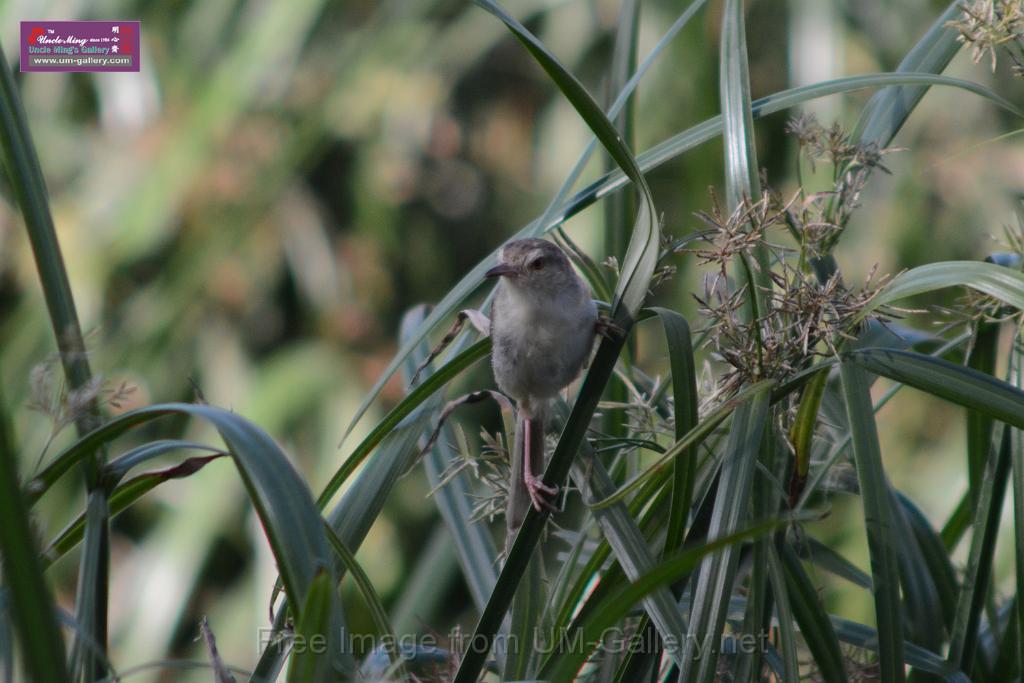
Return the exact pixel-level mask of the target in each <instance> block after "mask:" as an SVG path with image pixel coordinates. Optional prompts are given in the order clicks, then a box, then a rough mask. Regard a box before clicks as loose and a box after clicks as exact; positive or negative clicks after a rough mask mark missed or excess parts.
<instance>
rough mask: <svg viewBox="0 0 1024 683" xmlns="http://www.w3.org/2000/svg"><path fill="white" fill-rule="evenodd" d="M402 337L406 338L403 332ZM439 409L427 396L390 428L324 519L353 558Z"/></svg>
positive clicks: (273, 664)
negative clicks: (370, 457)
mask: <svg viewBox="0 0 1024 683" xmlns="http://www.w3.org/2000/svg"><path fill="white" fill-rule="evenodd" d="M402 333H403V334H405V333H406V330H403V331H402ZM418 351H419V355H413V356H409V357H407V358H406V359H405V364H404V367H403V373H404V377H405V379H406V381H409V379H410V378H411V377H412V376H413V375H414V374H415V373H416V370H417V368H418V367H419V365H420V364H421V363H422V361H423V359H424V358H425V357H426V355H427V354H426V350H424V349H423V348H422V345H421V347H420V348H419V349H418ZM431 379H432V377H431ZM427 381H429V380H427ZM424 384H426V382H424ZM441 403H442V397H441V396H439V395H438V394H437V393H436V392H433V393H431V394H430V395H429V396H428V397H427V398H426V400H425V401H424V402H423V403H421V404H420V405H419V406H418V407H417V408H415V409H414V410H413V411H412V412H411V413H410V414H409V415H407V416H406V417H405V418H404V419H403V420H402V421H401V422H399V423H398V424H397V425H396V426H395V427H394V428H392V430H391V432H390V433H389V434H388V435H387V436H386V437H385V438H384V439H383V441H381V444H380V446H379V448H378V450H377V454H376V455H375V456H374V457H373V458H372V459H370V461H369V462H368V463H367V464H366V467H364V468H363V469H362V471H360V473H359V476H358V477H356V480H355V481H354V482H352V485H351V486H350V487H349V488H348V490H346V491H345V494H344V495H343V496H342V498H341V500H340V501H339V502H338V504H337V505H335V506H334V508H333V509H332V510H331V511H330V512H329V513H328V515H327V522H328V524H330V526H331V528H332V529H333V530H334V532H335V533H336V534H337V535H338V538H340V539H341V540H342V541H343V542H344V543H345V545H346V547H348V548H349V549H351V550H352V551H353V552H358V550H359V546H360V545H361V544H362V542H363V540H364V539H365V538H366V535H367V533H369V531H370V527H372V526H373V523H374V521H376V519H377V516H378V515H380V512H381V510H382V509H383V508H384V503H385V501H386V500H387V498H388V495H389V494H390V493H391V491H392V490H393V489H394V486H395V484H396V483H397V482H398V480H399V478H400V477H401V476H402V475H403V474H405V473H406V472H408V471H409V469H410V468H411V467H412V466H413V465H415V464H416V460H417V458H418V457H419V454H420V450H421V447H420V445H419V443H418V442H419V440H420V439H425V438H426V435H427V434H428V433H429V431H430V426H429V421H430V419H431V417H432V416H433V415H436V414H437V412H438V411H440V409H441ZM339 572H340V567H339ZM289 603H291V600H289ZM286 607H287V606H283V607H281V608H279V609H278V611H277V613H276V616H275V620H274V631H275V632H280V631H281V629H282V628H283V626H284V620H285V616H286V615H287V611H288V610H287V609H286ZM284 654H285V653H284V652H283V650H282V648H273V647H268V648H267V649H266V650H264V652H263V654H262V655H261V657H260V660H259V662H257V665H256V672H257V673H259V674H260V675H262V676H266V677H270V676H271V675H273V672H275V671H277V670H278V669H279V667H280V662H281V658H282V657H283V656H284Z"/></svg>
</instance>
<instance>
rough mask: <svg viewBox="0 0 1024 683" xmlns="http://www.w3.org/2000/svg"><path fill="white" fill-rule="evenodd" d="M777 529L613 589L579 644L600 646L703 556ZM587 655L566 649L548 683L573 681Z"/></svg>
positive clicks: (694, 553) (739, 535)
mask: <svg viewBox="0 0 1024 683" xmlns="http://www.w3.org/2000/svg"><path fill="white" fill-rule="evenodd" d="M776 525H777V523H776V522H761V523H758V524H754V525H751V526H749V527H746V528H744V529H743V530H741V531H738V532H736V533H734V534H730V535H729V536H725V537H722V538H718V539H715V540H713V541H710V542H708V543H704V544H701V545H699V546H697V547H694V548H690V549H688V550H684V551H681V552H679V553H677V554H675V555H673V556H672V557H670V558H669V559H666V560H665V561H663V562H661V563H660V564H659V565H658V566H657V567H655V568H654V569H653V570H651V571H650V572H648V573H647V574H645V575H644V576H642V577H640V578H639V579H638V580H636V581H634V582H632V583H629V584H626V585H625V586H621V587H616V589H615V590H614V591H613V592H612V593H611V594H609V595H608V596H607V597H605V599H603V600H602V601H601V603H600V605H598V606H597V607H596V608H595V609H594V611H593V612H592V613H591V615H590V617H589V618H588V619H586V620H585V621H584V623H583V624H582V625H581V632H580V634H579V642H582V643H584V644H589V645H590V647H593V646H594V645H595V644H596V643H598V642H600V639H601V634H602V633H604V632H606V631H607V630H608V629H609V628H611V627H612V626H614V625H615V624H616V623H617V622H618V621H620V620H621V619H622V618H623V617H624V616H625V615H626V614H627V613H628V612H629V611H630V610H631V609H632V607H633V605H635V604H636V603H637V602H638V601H639V600H641V599H642V598H643V597H644V596H645V595H647V594H648V593H650V592H651V591H653V590H656V589H657V588H658V587H659V586H664V585H667V584H670V583H672V581H674V580H675V579H676V578H677V577H679V576H681V575H684V574H687V573H689V572H690V571H692V570H693V569H694V568H695V567H696V566H697V564H698V563H699V562H700V561H701V559H702V558H704V557H705V556H707V555H710V554H712V553H715V552H720V551H724V550H726V549H728V548H731V547H732V546H734V545H735V544H737V543H740V542H742V541H745V540H748V539H751V538H756V537H758V536H760V535H761V534H765V533H768V532H769V531H771V530H772V528H773V527H775V526H776ZM687 640H688V641H689V640H692V638H690V637H687ZM681 645H682V644H681V643H678V642H674V643H666V644H665V646H666V648H670V649H675V650H678V649H679V648H680V647H681ZM590 652H591V650H590V649H588V648H577V647H573V648H568V651H567V652H564V653H561V654H560V656H559V658H558V661H557V664H556V666H555V667H554V669H553V670H552V673H551V675H550V676H549V677H548V678H547V680H551V681H569V680H574V678H575V675H576V672H577V671H578V670H579V669H580V667H581V666H582V665H583V663H584V661H585V660H586V658H587V657H588V656H589V655H590Z"/></svg>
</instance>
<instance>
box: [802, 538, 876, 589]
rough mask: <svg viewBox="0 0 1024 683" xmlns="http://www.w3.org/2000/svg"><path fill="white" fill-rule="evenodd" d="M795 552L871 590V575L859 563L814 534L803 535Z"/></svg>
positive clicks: (826, 569) (831, 572) (836, 574)
mask: <svg viewBox="0 0 1024 683" xmlns="http://www.w3.org/2000/svg"><path fill="white" fill-rule="evenodd" d="M795 545H796V546H797V547H796V548H794V552H796V553H797V555H798V556H799V557H800V558H801V559H803V560H807V561H808V562H810V563H811V564H814V565H816V566H818V567H821V568H822V569H824V570H825V571H827V572H828V573H829V574H832V575H834V576H838V577H839V578H841V579H845V580H846V581H849V582H850V583H852V584H854V585H855V586H860V587H861V588H866V589H868V590H871V577H870V576H868V574H866V573H865V572H864V571H863V570H861V569H860V567H858V566H857V565H855V564H853V563H852V562H850V561H849V560H848V559H846V558H845V557H843V556H842V555H840V554H839V553H837V552H836V551H835V550H833V549H832V548H831V547H829V546H828V545H826V544H824V543H822V542H821V541H819V540H818V539H816V538H814V537H813V536H806V535H804V536H801V537H800V540H799V542H798V543H795Z"/></svg>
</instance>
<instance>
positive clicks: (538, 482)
mask: <svg viewBox="0 0 1024 683" xmlns="http://www.w3.org/2000/svg"><path fill="white" fill-rule="evenodd" d="M523 483H524V484H526V490H527V492H528V493H529V494H530V502H531V503H533V507H534V508H535V509H536V510H537V512H545V511H546V512H558V508H557V507H556V506H555V504H554V503H552V502H551V501H550V500H549V499H548V498H547V496H557V495H558V487H557V486H548V485H547V484H545V483H544V481H543V480H542V479H540V477H535V476H533V475H532V474H526V475H524V476H523Z"/></svg>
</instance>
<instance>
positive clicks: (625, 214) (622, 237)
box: [604, 0, 640, 258]
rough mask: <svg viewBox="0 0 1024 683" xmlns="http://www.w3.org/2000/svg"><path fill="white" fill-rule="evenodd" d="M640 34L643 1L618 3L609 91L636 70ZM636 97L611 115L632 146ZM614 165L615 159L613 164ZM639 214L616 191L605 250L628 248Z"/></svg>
mask: <svg viewBox="0 0 1024 683" xmlns="http://www.w3.org/2000/svg"><path fill="white" fill-rule="evenodd" d="M639 35H640V2H639V1H638V0H623V2H622V4H621V6H620V7H619V20H618V25H617V27H616V31H615V45H614V47H613V48H612V63H611V70H610V74H609V79H608V87H609V92H610V93H618V92H622V91H623V90H625V86H626V84H627V83H628V82H629V77H630V75H632V74H633V73H634V72H635V71H636V48H637V39H638V38H639ZM635 103H636V100H635V99H631V100H629V101H628V102H627V103H626V106H624V107H623V108H622V112H621V113H620V114H619V115H618V116H615V117H611V116H610V117H609V118H611V119H612V122H613V124H614V125H615V127H616V128H617V129H618V131H619V133H620V134H621V135H622V139H623V141H625V143H626V145H628V146H629V147H631V148H632V147H633V144H634V140H635V123H636V114H635V109H636V105H635ZM611 168H612V169H614V168H615V166H614V163H613V164H612V166H611ZM635 215H636V201H635V198H634V197H633V196H632V195H630V194H628V193H626V194H618V193H617V194H616V195H615V196H614V197H610V198H609V200H608V202H607V203H606V204H605V214H604V252H605V253H606V254H610V255H614V256H615V257H616V258H618V257H619V256H620V255H621V254H623V253H625V251H626V243H627V240H626V237H627V232H626V229H627V227H628V226H629V224H630V222H631V221H632V219H633V216H635Z"/></svg>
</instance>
